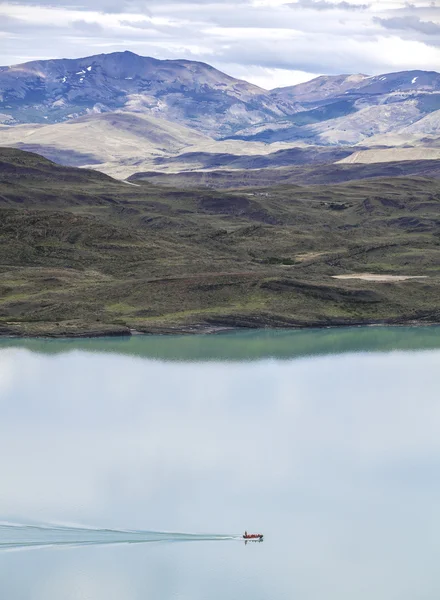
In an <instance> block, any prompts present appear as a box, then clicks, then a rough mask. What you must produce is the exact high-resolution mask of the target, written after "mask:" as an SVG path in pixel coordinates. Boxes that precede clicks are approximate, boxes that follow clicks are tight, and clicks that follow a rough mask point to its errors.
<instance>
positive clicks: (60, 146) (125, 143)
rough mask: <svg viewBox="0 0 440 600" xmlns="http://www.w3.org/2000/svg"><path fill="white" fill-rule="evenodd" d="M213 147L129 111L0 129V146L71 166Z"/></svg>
mask: <svg viewBox="0 0 440 600" xmlns="http://www.w3.org/2000/svg"><path fill="white" fill-rule="evenodd" d="M209 143H212V139H211V138H208V137H206V136H204V135H203V134H201V133H199V132H198V131H195V130H194V129H190V128H188V127H184V126H183V125H179V124H177V123H170V122H168V121H165V120H164V119H157V118H155V117H151V116H148V115H142V114H134V113H127V112H126V113H105V114H102V115H88V116H85V117H81V118H79V119H75V120H72V121H68V122H65V123H58V124H54V125H45V126H44V125H37V126H34V125H20V126H16V127H0V145H1V146H15V147H17V148H21V149H22V150H29V151H33V152H38V153H39V154H42V155H44V156H46V157H47V158H50V159H53V160H55V161H58V162H61V163H64V164H69V165H74V166H84V165H87V164H89V165H99V164H101V163H107V162H117V163H119V164H124V163H125V162H126V161H130V160H132V161H139V160H141V159H142V158H144V157H148V156H152V155H153V156H163V155H167V156H168V155H170V154H175V153H177V152H181V151H183V150H184V149H185V148H188V147H192V146H194V145H203V144H205V145H206V144H209Z"/></svg>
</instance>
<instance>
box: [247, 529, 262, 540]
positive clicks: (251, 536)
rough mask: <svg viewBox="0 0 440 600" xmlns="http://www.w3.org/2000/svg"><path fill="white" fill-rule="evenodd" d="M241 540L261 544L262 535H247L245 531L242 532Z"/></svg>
mask: <svg viewBox="0 0 440 600" xmlns="http://www.w3.org/2000/svg"><path fill="white" fill-rule="evenodd" d="M243 539H244V540H246V541H247V542H248V541H253V542H262V541H263V534H262V533H248V532H247V531H245V532H244V534H243Z"/></svg>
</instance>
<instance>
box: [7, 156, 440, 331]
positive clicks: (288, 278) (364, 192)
mask: <svg viewBox="0 0 440 600" xmlns="http://www.w3.org/2000/svg"><path fill="white" fill-rule="evenodd" d="M139 183H140V185H130V184H128V183H123V182H118V181H115V180H112V179H110V178H108V177H106V176H105V175H102V174H100V173H97V172H93V171H86V170H81V169H75V168H66V167H60V166H58V165H55V164H54V163H51V162H50V161H48V160H46V159H43V158H41V157H39V156H37V155H35V154H30V153H26V152H22V151H19V150H10V149H5V148H3V149H0V213H1V214H0V333H1V334H3V335H12V334H16V335H43V334H44V335H87V334H89V335H90V334H93V335H98V334H106V333H115V334H117V333H124V332H125V333H128V332H129V331H130V329H132V330H137V331H148V332H153V331H154V332H166V331H176V330H179V331H199V330H213V329H214V330H215V329H216V328H222V327H231V326H233V327H236V326H242V327H264V326H270V327H290V326H317V325H319V326H321V325H340V324H358V323H408V322H413V321H416V322H440V306H439V302H438V298H439V297H440V294H439V292H440V276H439V265H440V217H439V204H440V182H439V181H437V180H433V179H427V178H422V177H414V178H410V177H406V178H379V179H365V180H362V181H353V182H350V183H344V184H338V185H331V186H329V185H327V186H319V185H317V186H308V187H306V186H299V185H284V186H277V187H268V188H253V189H251V188H249V189H246V190H244V191H243V190H237V191H227V192H221V191H213V190H209V189H199V190H191V189H187V190H178V189H173V188H170V187H159V186H154V185H152V184H151V183H148V182H139ZM353 273H355V274H356V273H373V274H382V275H394V276H396V275H401V276H412V277H419V276H424V278H423V279H409V280H404V281H394V280H389V281H387V282H377V281H365V280H362V279H350V280H341V279H335V278H334V277H333V276H338V275H344V274H353Z"/></svg>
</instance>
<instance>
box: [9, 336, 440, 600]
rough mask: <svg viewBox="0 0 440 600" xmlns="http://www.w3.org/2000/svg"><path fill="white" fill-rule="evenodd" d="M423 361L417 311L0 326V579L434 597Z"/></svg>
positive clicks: (436, 339) (433, 355) (431, 388)
mask: <svg viewBox="0 0 440 600" xmlns="http://www.w3.org/2000/svg"><path fill="white" fill-rule="evenodd" d="M439 373H440V328H436V327H427V328H365V329H362V328H353V329H345V330H336V329H329V330H321V331H300V332H285V331H280V332H247V333H233V334H222V335H218V336H197V337H184V336H176V337H156V336H155V337H144V336H141V337H138V336H136V337H133V338H126V339H103V340H78V341H72V340H20V341H18V340H6V339H4V340H0V457H1V459H0V481H1V485H0V522H1V523H0V592H1V597H2V598H5V599H8V600H15V599H17V600H18V599H19V600H28V599H29V600H60V599H61V598H62V599H63V600H88V599H90V600H101V599H102V600H138V599H139V600H140V599H142V600H144V599H146V598H155V599H168V598H173V599H179V600H180V599H185V600H186V599H188V600H198V599H200V600H202V599H203V600H207V599H211V598H212V599H215V600H217V599H219V600H220V599H222V600H223V599H225V598H228V599H229V598H231V599H236V598H237V599H240V600H247V599H251V598H252V599H255V598H257V599H262V600H263V599H273V598H275V599H278V598H279V599H282V600H284V599H285V600H287V599H289V600H290V599H291V598H295V599H296V600H315V599H316V600H318V599H321V598H326V600H327V599H328V600H353V599H356V600H370V599H371V598H374V599H375V600H382V599H383V600H385V599H386V600H406V599H408V600H410V599H411V600H413V599H414V598H421V599H423V600H431V599H432V600H434V599H435V600H437V599H438V597H439V595H440V581H439V576H438V574H437V573H438V568H437V564H436V563H437V560H436V559H437V554H438V551H439V546H440V542H439V540H440V509H439V506H440V503H439V501H440V478H439V477H438V473H439V468H440V435H439V434H440V402H439V397H440V396H439V391H440V385H439V381H440V377H439ZM245 529H247V530H248V531H252V532H253V531H255V532H260V531H261V532H263V533H264V534H265V541H264V542H263V543H255V544H247V545H245V544H244V543H243V542H242V541H240V540H239V539H238V538H237V537H236V536H239V535H240V534H241V533H242V532H243V531H244V530H245ZM182 534H184V535H182ZM176 542H179V543H176ZM37 547H38V548H37Z"/></svg>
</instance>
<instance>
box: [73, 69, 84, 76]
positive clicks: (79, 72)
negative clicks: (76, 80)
mask: <svg viewBox="0 0 440 600" xmlns="http://www.w3.org/2000/svg"><path fill="white" fill-rule="evenodd" d="M85 74H86V72H85V71H84V69H83V70H82V71H78V73H75V75H85Z"/></svg>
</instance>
